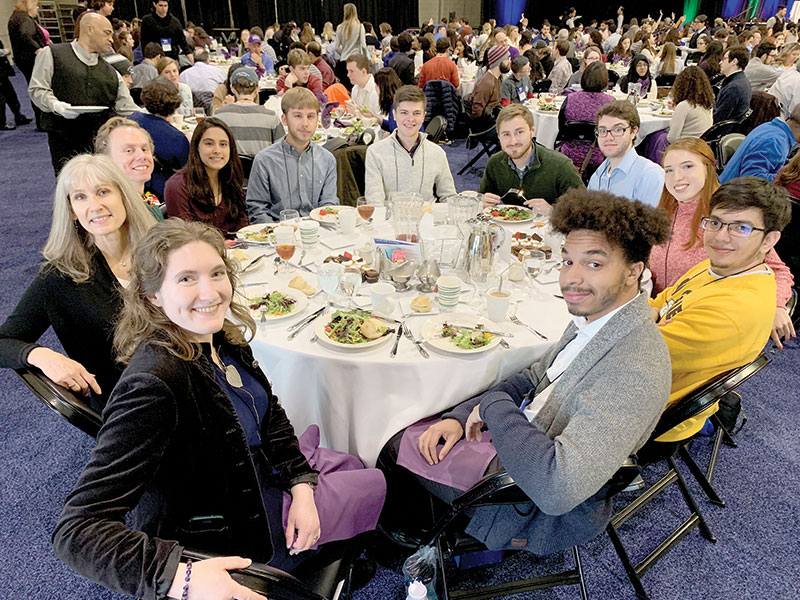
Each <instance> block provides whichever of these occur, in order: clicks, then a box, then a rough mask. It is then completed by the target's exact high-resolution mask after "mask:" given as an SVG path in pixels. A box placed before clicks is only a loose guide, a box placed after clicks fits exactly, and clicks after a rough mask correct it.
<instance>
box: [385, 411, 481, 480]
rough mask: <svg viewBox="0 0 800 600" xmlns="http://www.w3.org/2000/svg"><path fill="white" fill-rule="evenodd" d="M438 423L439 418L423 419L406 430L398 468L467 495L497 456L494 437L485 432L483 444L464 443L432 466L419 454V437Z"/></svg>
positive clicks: (401, 445) (464, 441) (398, 458)
mask: <svg viewBox="0 0 800 600" xmlns="http://www.w3.org/2000/svg"><path fill="white" fill-rule="evenodd" d="M438 420H439V418H438V417H432V418H428V419H423V420H421V421H417V422H416V423H414V424H413V425H411V426H410V427H409V428H408V429H406V430H405V433H403V437H402V439H401V441H400V449H399V451H398V453H397V464H398V465H400V466H401V467H405V468H406V469H408V470H409V471H411V472H412V473H414V474H415V475H419V476H420V477H424V478H425V479H429V480H431V481H435V482H436V483H441V484H444V485H447V486H450V487H453V488H456V489H457V490H461V491H463V492H465V491H467V490H468V489H470V488H471V487H472V486H473V485H475V484H476V483H478V481H480V480H481V478H482V477H483V474H484V473H485V472H486V467H488V466H489V463H490V462H492V459H493V458H494V457H495V456H496V455H497V450H495V448H494V446H493V445H492V436H491V435H490V434H489V432H488V431H484V432H483V435H482V437H481V441H480V442H467V441H466V440H461V441H459V442H457V443H456V445H455V446H453V448H452V449H451V450H450V452H449V453H448V454H447V456H445V457H444V460H442V461H440V462H439V464H438V465H429V464H428V461H426V460H425V459H424V458H423V456H422V454H420V452H419V445H418V443H419V437H420V436H421V435H422V434H423V433H425V431H426V430H427V429H428V427H429V426H430V425H431V424H432V423H435V422H436V421H438ZM442 446H444V444H439V445H438V446H437V452H438V451H439V450H441V448H442Z"/></svg>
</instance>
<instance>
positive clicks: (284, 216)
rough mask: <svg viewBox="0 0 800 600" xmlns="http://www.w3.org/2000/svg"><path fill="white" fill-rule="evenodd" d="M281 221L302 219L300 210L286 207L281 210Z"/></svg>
mask: <svg viewBox="0 0 800 600" xmlns="http://www.w3.org/2000/svg"><path fill="white" fill-rule="evenodd" d="M280 219H281V223H293V222H295V221H298V220H299V219H300V211H297V210H295V209H293V208H286V209H284V210H282V211H281V212H280Z"/></svg>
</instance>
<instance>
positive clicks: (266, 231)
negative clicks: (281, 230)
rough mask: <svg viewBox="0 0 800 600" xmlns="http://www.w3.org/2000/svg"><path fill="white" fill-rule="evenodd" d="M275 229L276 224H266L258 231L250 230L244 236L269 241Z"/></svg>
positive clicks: (259, 240) (256, 240) (255, 240)
mask: <svg viewBox="0 0 800 600" xmlns="http://www.w3.org/2000/svg"><path fill="white" fill-rule="evenodd" d="M274 230H275V225H265V226H264V228H263V229H259V230H258V231H248V232H247V233H245V234H244V238H245V239H246V240H251V241H253V242H267V241H269V240H270V238H271V237H272V233H273V231H274Z"/></svg>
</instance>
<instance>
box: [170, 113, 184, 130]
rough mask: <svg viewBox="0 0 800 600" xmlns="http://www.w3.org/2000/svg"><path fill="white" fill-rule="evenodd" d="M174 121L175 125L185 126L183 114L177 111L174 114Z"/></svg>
mask: <svg viewBox="0 0 800 600" xmlns="http://www.w3.org/2000/svg"><path fill="white" fill-rule="evenodd" d="M172 122H173V123H175V127H177V128H178V129H180V128H181V127H182V126H183V115H182V114H181V113H177V112H176V113H175V114H174V115H172Z"/></svg>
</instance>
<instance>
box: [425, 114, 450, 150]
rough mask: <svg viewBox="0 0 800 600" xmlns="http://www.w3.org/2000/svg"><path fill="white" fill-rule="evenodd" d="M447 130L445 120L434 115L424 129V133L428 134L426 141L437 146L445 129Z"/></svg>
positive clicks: (440, 116)
mask: <svg viewBox="0 0 800 600" xmlns="http://www.w3.org/2000/svg"><path fill="white" fill-rule="evenodd" d="M446 128H447V119H445V118H444V117H443V116H442V115H436V116H435V117H433V119H431V122H430V123H428V126H427V127H426V128H425V133H427V134H428V139H429V140H430V141H432V142H433V143H434V144H438V143H439V140H441V139H442V135H443V134H444V131H445V129H446Z"/></svg>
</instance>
